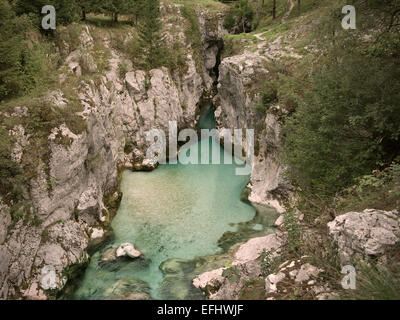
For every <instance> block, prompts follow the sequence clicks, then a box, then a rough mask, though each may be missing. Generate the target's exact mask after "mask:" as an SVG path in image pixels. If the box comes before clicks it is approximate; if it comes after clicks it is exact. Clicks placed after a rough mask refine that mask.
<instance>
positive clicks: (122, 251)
mask: <svg viewBox="0 0 400 320" xmlns="http://www.w3.org/2000/svg"><path fill="white" fill-rule="evenodd" d="M116 255H117V257H126V256H128V257H129V258H132V259H135V258H139V257H140V256H142V255H143V253H142V252H141V251H140V250H138V249H136V248H135V246H134V245H133V244H131V243H123V244H121V245H120V246H119V247H118V248H117V251H116Z"/></svg>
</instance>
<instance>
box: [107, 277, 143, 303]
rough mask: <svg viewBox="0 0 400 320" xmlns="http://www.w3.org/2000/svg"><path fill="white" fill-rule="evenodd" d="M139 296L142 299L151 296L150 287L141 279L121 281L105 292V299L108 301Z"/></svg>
mask: <svg viewBox="0 0 400 320" xmlns="http://www.w3.org/2000/svg"><path fill="white" fill-rule="evenodd" d="M139 294H140V295H141V296H142V297H144V295H147V296H149V294H150V286H149V284H148V283H147V282H145V281H143V280H139V279H119V280H118V281H117V282H115V283H114V284H113V285H112V286H111V287H109V288H108V289H107V290H106V291H105V293H104V297H105V298H106V299H116V298H121V297H122V296H125V295H128V296H129V295H131V297H133V296H134V295H136V297H138V296H139ZM131 300H132V299H131ZM137 300H141V299H137Z"/></svg>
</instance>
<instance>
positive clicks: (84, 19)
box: [82, 9, 86, 21]
mask: <svg viewBox="0 0 400 320" xmlns="http://www.w3.org/2000/svg"><path fill="white" fill-rule="evenodd" d="M82 20H83V21H86V10H85V9H82Z"/></svg>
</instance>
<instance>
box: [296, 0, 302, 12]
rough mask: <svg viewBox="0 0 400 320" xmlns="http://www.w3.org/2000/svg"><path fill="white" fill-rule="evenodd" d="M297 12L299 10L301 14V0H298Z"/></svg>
mask: <svg viewBox="0 0 400 320" xmlns="http://www.w3.org/2000/svg"><path fill="white" fill-rule="evenodd" d="M297 12H298V14H299V15H300V12H301V3H300V0H297Z"/></svg>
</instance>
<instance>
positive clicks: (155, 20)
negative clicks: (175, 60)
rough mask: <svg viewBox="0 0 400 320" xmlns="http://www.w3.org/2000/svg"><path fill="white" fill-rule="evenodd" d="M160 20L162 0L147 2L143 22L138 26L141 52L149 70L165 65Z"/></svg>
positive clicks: (147, 0)
mask: <svg viewBox="0 0 400 320" xmlns="http://www.w3.org/2000/svg"><path fill="white" fill-rule="evenodd" d="M161 28H162V23H161V19H160V0H146V2H145V5H144V6H143V21H141V23H140V24H139V26H138V30H139V37H140V52H141V55H142V58H143V60H144V62H145V66H146V67H147V68H150V69H152V68H157V67H159V66H161V65H163V62H164V54H163V53H164V52H163V44H162V41H163V37H162V35H161Z"/></svg>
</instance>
